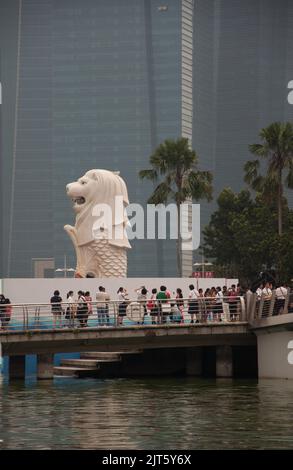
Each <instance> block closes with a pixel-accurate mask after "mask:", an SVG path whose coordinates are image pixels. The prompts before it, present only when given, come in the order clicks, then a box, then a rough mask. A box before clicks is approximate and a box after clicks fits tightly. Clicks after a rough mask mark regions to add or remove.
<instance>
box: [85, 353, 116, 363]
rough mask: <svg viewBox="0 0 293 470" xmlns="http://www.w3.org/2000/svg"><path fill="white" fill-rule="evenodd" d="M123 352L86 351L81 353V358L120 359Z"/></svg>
mask: <svg viewBox="0 0 293 470" xmlns="http://www.w3.org/2000/svg"><path fill="white" fill-rule="evenodd" d="M120 355H121V353H120V352H118V353H116V352H115V353H112V352H85V353H81V354H80V358H81V359H103V360H107V359H109V360H111V361H112V360H113V359H114V360H115V359H117V360H120Z"/></svg>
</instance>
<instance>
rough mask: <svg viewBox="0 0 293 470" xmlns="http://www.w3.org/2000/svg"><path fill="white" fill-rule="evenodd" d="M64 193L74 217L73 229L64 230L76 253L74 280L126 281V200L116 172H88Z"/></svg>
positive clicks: (128, 245)
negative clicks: (69, 199)
mask: <svg viewBox="0 0 293 470" xmlns="http://www.w3.org/2000/svg"><path fill="white" fill-rule="evenodd" d="M66 190H67V195H68V197H70V198H71V199H72V201H73V209H74V211H75V213H76V220H75V226H74V227H72V226H71V225H65V227H64V229H65V230H66V232H67V233H68V235H69V236H70V238H71V240H72V242H73V245H74V248H75V251H76V258H77V267H76V271H75V277H126V275H127V253H126V251H127V249H128V248H131V246H130V244H129V241H128V238H127V234H126V226H127V225H128V224H129V221H128V218H127V214H126V210H125V207H126V206H127V205H128V204H129V200H128V193H127V188H126V184H125V183H124V181H123V179H122V178H121V177H120V176H119V172H112V171H108V170H90V171H88V172H87V173H85V175H84V176H82V177H81V178H79V179H78V180H77V181H75V182H74V183H70V184H68V185H67V186H66Z"/></svg>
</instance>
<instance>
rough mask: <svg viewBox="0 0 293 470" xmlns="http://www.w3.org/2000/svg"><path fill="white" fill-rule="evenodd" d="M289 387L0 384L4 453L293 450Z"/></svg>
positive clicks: (167, 382)
mask: <svg viewBox="0 0 293 470" xmlns="http://www.w3.org/2000/svg"><path fill="white" fill-rule="evenodd" d="M292 398H293V381H281V380H262V381H259V382H257V381H247V380H225V379H217V380H216V379H214V380H212V379H190V378H174V377H173V378H170V379H153V378H152V379H150V378H147V379H115V380H94V379H90V380H89V379H87V380H77V379H68V378H67V379H63V378H56V379H54V381H52V382H50V381H48V382H47V381H46V382H41V381H40V382H36V381H35V380H33V379H27V380H26V382H25V383H23V382H14V383H10V384H8V383H6V382H3V383H2V384H1V385H0V439H1V440H2V441H3V442H2V444H0V447H1V448H2V449H140V450H156V449H160V450H167V449H170V450H172V449H190V450H191V449H247V448H248V449H272V448H273V449H284V448H290V449H293V426H292V422H293V399H292Z"/></svg>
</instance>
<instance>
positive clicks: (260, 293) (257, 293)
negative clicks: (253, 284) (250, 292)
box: [256, 287, 262, 299]
mask: <svg viewBox="0 0 293 470" xmlns="http://www.w3.org/2000/svg"><path fill="white" fill-rule="evenodd" d="M256 295H257V297H258V298H259V299H260V298H261V296H262V289H261V288H260V287H259V288H258V289H257V290H256Z"/></svg>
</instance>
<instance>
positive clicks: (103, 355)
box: [80, 349, 142, 360]
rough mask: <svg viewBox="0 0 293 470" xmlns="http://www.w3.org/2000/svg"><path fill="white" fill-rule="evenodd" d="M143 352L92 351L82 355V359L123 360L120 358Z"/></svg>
mask: <svg viewBox="0 0 293 470" xmlns="http://www.w3.org/2000/svg"><path fill="white" fill-rule="evenodd" d="M141 352H142V351H141V350H139V349H137V350H133V351H115V352H100V351H91V352H85V353H81V355H80V357H81V358H82V359H86V358H95V359H110V360H111V359H116V358H117V359H118V360H119V359H121V357H120V356H122V355H128V354H140V353H141Z"/></svg>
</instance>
